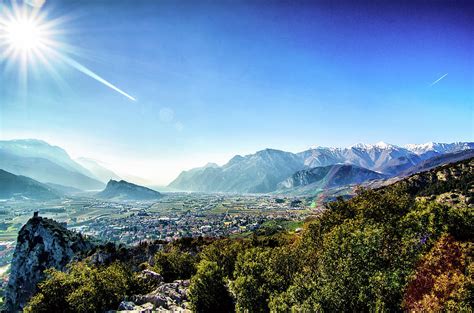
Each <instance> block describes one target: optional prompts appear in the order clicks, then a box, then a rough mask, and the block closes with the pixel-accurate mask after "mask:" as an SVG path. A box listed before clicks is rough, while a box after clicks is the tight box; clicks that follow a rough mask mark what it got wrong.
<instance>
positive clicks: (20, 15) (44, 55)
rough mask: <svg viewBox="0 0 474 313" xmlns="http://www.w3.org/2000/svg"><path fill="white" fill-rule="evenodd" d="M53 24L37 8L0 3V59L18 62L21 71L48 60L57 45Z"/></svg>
mask: <svg viewBox="0 0 474 313" xmlns="http://www.w3.org/2000/svg"><path fill="white" fill-rule="evenodd" d="M55 26H57V25H56V24H55V23H51V22H50V21H46V19H45V16H44V15H42V14H41V13H40V12H39V11H38V10H34V9H31V8H28V7H24V6H23V7H19V6H15V5H14V6H13V7H12V8H11V9H10V8H8V7H6V6H3V7H2V6H0V59H3V60H5V61H7V62H9V63H15V62H19V63H20V65H21V66H20V68H21V70H22V71H26V69H27V68H28V67H32V66H33V65H34V64H36V63H38V62H39V61H40V62H41V63H48V62H49V61H50V60H51V58H52V51H54V50H56V49H57V47H58V44H59V43H58V42H56V41H55V40H54V38H53V34H54V28H55Z"/></svg>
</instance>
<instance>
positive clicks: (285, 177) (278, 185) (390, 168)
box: [169, 142, 474, 193]
mask: <svg viewBox="0 0 474 313" xmlns="http://www.w3.org/2000/svg"><path fill="white" fill-rule="evenodd" d="M471 149H474V143H473V142H456V143H449V144H446V143H426V144H419V145H416V144H410V145H406V146H404V147H400V146H396V145H392V144H387V143H384V142H379V143H376V144H373V145H371V144H356V145H353V146H350V147H347V148H330V147H316V148H312V149H309V150H306V151H303V152H300V153H291V152H285V151H281V150H274V149H265V150H262V151H258V152H256V153H254V154H250V155H246V156H240V155H237V156H235V157H233V158H232V159H231V160H230V161H229V162H228V163H226V164H225V165H223V166H218V165H216V164H212V163H211V164H208V165H206V166H204V167H201V168H195V169H192V170H189V171H184V172H182V173H181V174H180V175H179V176H178V177H177V178H176V179H175V180H174V181H172V182H171V183H170V184H169V187H171V188H174V189H178V190H187V191H202V192H236V193H265V192H274V191H277V190H279V189H280V190H281V189H282V188H283V189H284V188H286V187H285V186H292V184H294V183H295V182H297V181H299V180H300V178H301V177H303V176H308V177H307V178H305V179H303V180H300V182H307V183H305V184H304V186H306V185H310V184H313V183H315V181H314V179H315V177H319V176H318V175H322V174H321V173H324V172H325V171H327V172H328V173H329V170H330V168H327V169H315V168H320V167H328V166H334V165H340V164H345V165H352V166H355V167H354V168H342V169H341V168H333V170H334V171H341V170H342V171H348V173H350V175H351V178H350V179H349V180H348V181H343V180H341V181H340V182H339V183H337V180H336V181H335V180H332V182H331V186H333V187H337V186H342V185H343V184H345V183H347V182H353V183H362V182H364V181H367V180H371V179H375V178H376V177H377V176H378V177H379V178H382V177H394V176H397V175H400V174H402V173H406V172H409V171H410V169H413V168H415V167H416V166H417V165H420V164H422V162H425V161H427V160H429V159H432V158H436V157H440V156H443V155H448V154H451V153H456V152H460V151H466V150H471ZM448 159H449V157H447V160H445V161H446V162H448V161H449V160H448ZM302 171H303V172H302ZM367 171H371V172H372V173H371V175H368V173H369V172H367ZM326 174H327V173H326ZM377 174H378V175H377ZM302 186H303V185H301V184H299V185H298V186H296V187H298V188H301V187H302ZM315 187H316V186H315ZM291 188H293V187H291ZM291 188H289V189H291Z"/></svg>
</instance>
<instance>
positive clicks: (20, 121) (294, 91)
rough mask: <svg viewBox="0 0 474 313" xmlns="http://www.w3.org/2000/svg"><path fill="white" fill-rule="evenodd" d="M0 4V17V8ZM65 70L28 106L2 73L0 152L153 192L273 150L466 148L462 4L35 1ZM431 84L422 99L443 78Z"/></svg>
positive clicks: (473, 47)
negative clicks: (11, 150) (182, 176)
mask: <svg viewBox="0 0 474 313" xmlns="http://www.w3.org/2000/svg"><path fill="white" fill-rule="evenodd" d="M0 2H1V1H0ZM42 10H43V11H44V12H47V13H48V18H49V19H53V18H55V17H58V16H67V17H70V19H68V21H67V22H65V23H64V24H62V25H60V27H61V29H64V30H66V32H65V33H64V34H62V35H61V38H60V39H61V40H62V41H65V42H67V43H68V44H70V45H72V46H74V47H75V50H74V51H73V52H74V54H73V55H71V57H73V58H74V59H75V60H76V61H78V62H80V63H81V64H82V65H84V66H86V67H87V68H89V69H91V70H93V71H94V72H95V73H97V74H98V75H100V76H101V77H103V78H105V79H106V80H108V81H110V82H111V83H113V84H114V85H116V86H117V87H119V88H120V89H122V90H124V91H125V92H127V93H129V94H130V95H132V96H133V97H135V98H136V99H137V101H135V102H134V101H131V100H129V99H127V98H126V97H124V96H122V95H121V94H119V93H117V92H115V91H113V90H111V89H110V88H108V87H106V86H104V85H103V84H101V83H100V82H98V81H96V80H94V79H92V78H91V77H89V76H87V75H84V74H83V73H81V72H79V71H77V70H76V69H74V68H71V67H69V66H66V65H65V64H64V63H62V62H59V61H58V62H56V61H57V60H54V59H52V60H51V63H52V64H53V66H54V67H55V70H56V71H57V73H58V74H59V75H60V77H61V80H62V83H57V82H56V81H55V80H54V79H53V78H52V77H51V75H49V73H48V72H47V71H46V70H45V69H43V68H42V67H41V65H36V68H35V71H36V75H30V77H29V80H28V87H27V89H26V91H25V90H24V89H22V88H21V87H20V86H19V83H18V80H17V79H16V78H17V77H16V75H17V73H16V72H15V71H14V70H12V69H11V68H10V70H5V64H6V62H5V61H4V62H3V63H0V66H1V67H3V69H2V68H0V114H1V116H0V136H1V137H3V138H18V137H23V138H24V137H33V138H40V139H45V140H47V141H49V142H51V143H53V144H57V145H60V146H62V147H64V148H66V149H67V150H68V152H70V154H72V156H74V157H79V156H87V157H92V158H96V159H99V160H101V161H103V162H104V163H106V164H108V165H109V166H110V167H112V168H113V169H114V170H116V171H118V172H128V173H132V174H134V175H136V176H142V177H144V178H145V179H147V180H149V181H150V182H153V183H157V184H164V183H167V182H169V181H170V180H171V179H172V178H174V177H175V176H176V175H177V174H178V173H179V172H180V171H181V170H183V169H188V168H191V167H194V166H199V165H203V164H205V163H206V162H208V161H209V162H218V163H224V162H225V161H226V160H227V159H229V158H230V157H232V156H233V155H235V154H247V153H252V152H255V151H256V150H259V149H263V148H267V147H272V148H277V149H282V150H288V151H294V152H298V151H302V150H305V149H306V148H308V147H309V146H311V145H321V146H348V145H351V144H353V143H357V142H366V143H373V142H377V141H380V140H383V141H386V142H390V143H393V144H400V145H401V144H406V143H422V142H427V141H439V142H452V141H472V140H473V139H474V113H473V104H474V91H473V90H474V72H473V69H474V53H473V51H474V37H472V29H473V28H474V25H473V24H474V22H473V21H474V19H473V16H474V6H472V5H469V3H468V2H465V3H463V2H456V1H450V2H440V1H438V2H434V1H425V2H417V1H407V2H404V1H402V2H399V3H397V4H395V3H393V2H388V1H387V2H383V1H382V2H377V3H376V4H373V3H371V2H358V3H357V4H354V3H353V2H352V3H351V2H346V3H344V2H337V3H336V2H332V4H331V2H328V1H325V2H316V1H314V2H311V3H310V2H303V1H291V2H282V1H280V2H269V1H268V2H263V1H253V2H250V1H249V2H244V1H207V2H205V1H140V0H139V1H53V0H50V1H47V2H46V4H45V6H44V7H43V8H42ZM446 73H447V74H448V75H447V76H445V77H444V78H443V79H442V80H440V81H439V82H438V83H436V84H434V85H432V86H431V84H432V83H433V82H434V81H436V80H437V79H438V78H440V77H441V76H443V75H444V74H446Z"/></svg>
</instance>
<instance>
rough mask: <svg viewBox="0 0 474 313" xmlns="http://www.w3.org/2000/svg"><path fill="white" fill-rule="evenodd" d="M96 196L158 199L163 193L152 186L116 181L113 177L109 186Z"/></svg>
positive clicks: (120, 198)
mask: <svg viewBox="0 0 474 313" xmlns="http://www.w3.org/2000/svg"><path fill="white" fill-rule="evenodd" d="M96 197H98V198H100V199H107V200H157V199H160V198H161V197H162V195H161V193H159V192H158V191H155V190H153V189H150V188H146V187H143V186H139V185H135V184H132V183H129V182H126V181H124V180H121V181H115V180H113V179H111V180H110V181H109V182H108V183H107V187H105V189H104V190H102V191H101V192H99V193H98V194H96Z"/></svg>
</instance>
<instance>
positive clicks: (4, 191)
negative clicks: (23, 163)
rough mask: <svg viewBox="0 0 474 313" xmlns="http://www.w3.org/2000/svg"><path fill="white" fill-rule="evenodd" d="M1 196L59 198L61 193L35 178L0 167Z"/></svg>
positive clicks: (2, 197)
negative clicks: (15, 173)
mask: <svg viewBox="0 0 474 313" xmlns="http://www.w3.org/2000/svg"><path fill="white" fill-rule="evenodd" d="M0 198H1V199H10V198H22V199H31V200H50V199H57V198H59V195H58V193H57V192H55V190H54V189H52V188H50V187H48V186H47V185H44V184H41V183H40V182H37V181H35V180H34V179H31V178H29V177H25V176H18V175H14V174H12V173H9V172H7V171H4V170H1V169H0Z"/></svg>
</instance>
